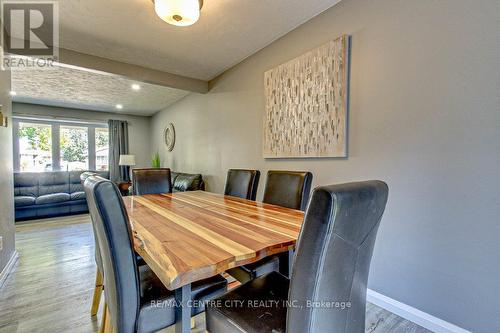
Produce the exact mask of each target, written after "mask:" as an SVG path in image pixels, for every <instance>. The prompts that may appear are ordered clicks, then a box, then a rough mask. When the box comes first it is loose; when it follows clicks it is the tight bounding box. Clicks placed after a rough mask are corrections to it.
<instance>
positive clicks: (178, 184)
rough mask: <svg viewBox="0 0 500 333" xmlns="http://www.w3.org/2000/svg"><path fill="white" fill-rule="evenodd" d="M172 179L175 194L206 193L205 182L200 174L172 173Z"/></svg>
mask: <svg viewBox="0 0 500 333" xmlns="http://www.w3.org/2000/svg"><path fill="white" fill-rule="evenodd" d="M170 177H171V178H172V188H173V191H174V192H185V191H198V190H202V191H205V182H204V181H203V177H202V176H201V175H200V174H196V173H182V172H171V173H170Z"/></svg>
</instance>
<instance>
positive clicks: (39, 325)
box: [0, 215, 430, 333]
mask: <svg viewBox="0 0 500 333" xmlns="http://www.w3.org/2000/svg"><path fill="white" fill-rule="evenodd" d="M16 231H17V232H16V248H17V251H18V252H19V260H18V261H17V263H16V265H15V267H14V270H13V271H12V273H11V274H10V275H9V276H8V278H7V279H6V281H5V283H4V285H3V286H2V287H1V289H0V333H14V332H18V333H21V332H22V333H25V332H43V333H46V332H50V333H58V332H72V333H77V332H85V333H89V332H98V328H99V323H100V318H101V315H102V314H101V311H102V309H101V310H100V312H99V313H98V315H97V317H94V318H91V317H90V304H91V301H92V292H93V288H94V279H95V263H94V241H93V236H92V226H91V225H90V220H89V217H88V215H78V216H72V217H63V218H54V219H47V220H40V221H33V222H30V223H23V224H18V225H17V226H16ZM101 308H102V306H101ZM196 323H197V325H196V328H195V329H194V330H193V332H204V316H203V314H201V315H199V316H197V318H196ZM165 332H169V333H170V332H173V329H167V330H165ZM366 332H370V333H387V332H394V333H428V332H430V331H428V330H425V329H423V328H421V327H420V326H417V325H416V324H414V323H411V322H409V321H407V320H404V319H402V318H400V317H398V316H396V315H395V314H392V313H390V312H388V311H386V310H384V309H381V308H379V307H377V306H375V305H373V304H368V307H367V318H366Z"/></svg>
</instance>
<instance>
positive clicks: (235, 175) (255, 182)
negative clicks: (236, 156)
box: [224, 169, 260, 201]
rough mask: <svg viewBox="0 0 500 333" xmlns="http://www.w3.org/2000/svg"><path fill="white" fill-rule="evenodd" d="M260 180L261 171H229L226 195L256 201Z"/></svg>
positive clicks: (225, 189)
mask: <svg viewBox="0 0 500 333" xmlns="http://www.w3.org/2000/svg"><path fill="white" fill-rule="evenodd" d="M259 178H260V171H259V170H244V169H229V170H228V172H227V178H226V186H225V188H224V194H225V195H230V196H233V197H239V198H243V199H247V200H253V201H255V197H256V196H257V187H258V186H259Z"/></svg>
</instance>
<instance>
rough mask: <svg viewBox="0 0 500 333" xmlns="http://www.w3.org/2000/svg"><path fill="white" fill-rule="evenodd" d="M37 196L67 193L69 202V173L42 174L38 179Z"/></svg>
mask: <svg viewBox="0 0 500 333" xmlns="http://www.w3.org/2000/svg"><path fill="white" fill-rule="evenodd" d="M38 185H39V188H38V191H39V195H44V194H53V193H67V194H68V200H69V193H70V192H69V173H68V172H64V171H62V172H57V171H55V172H42V173H40V178H39V179H38Z"/></svg>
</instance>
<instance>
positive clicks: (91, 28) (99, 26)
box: [59, 0, 340, 80]
mask: <svg viewBox="0 0 500 333" xmlns="http://www.w3.org/2000/svg"><path fill="white" fill-rule="evenodd" d="M339 1H340V0H205V1H204V5H203V9H202V11H201V17H200V20H199V21H198V22H197V23H196V24H194V25H192V26H189V27H176V26H172V25H169V24H167V23H165V22H163V21H162V20H161V19H160V18H158V16H156V14H155V12H154V8H153V3H152V1H151V0H127V1H124V0H105V1H103V0H84V1H82V0H64V1H59V7H60V15H59V18H60V40H61V42H60V45H61V47H63V48H66V49H71V50H75V51H78V52H82V53H87V54H91V55H96V56H100V57H104V58H109V59H114V60H118V61H122V62H127V63H131V64H136V65H141V66H144V67H149V68H153V69H159V70H162V71H166V72H170V73H174V74H179V75H183V76H188V77H193V78H197V79H202V80H209V79H212V78H214V77H215V76H217V75H218V74H220V73H222V72H223V71H225V70H226V69H228V68H230V67H232V66H234V65H235V64H237V63H238V62H240V61H241V60H243V59H245V58H246V57H248V56H250V55H252V54H253V53H255V52H257V51H258V50H260V49H262V48H263V47H265V46H266V45H268V44H270V43H271V42H272V41H274V40H275V39H277V38H279V37H281V36H283V35H284V34H286V33H287V32H289V31H291V30H292V29H294V28H295V27H297V26H299V25H300V24H302V23H304V22H306V21H308V20H309V19H311V18H312V17H314V16H316V15H317V14H319V13H321V12H322V11H324V10H326V9H328V8H329V7H331V6H333V5H334V4H336V3H337V2H339Z"/></svg>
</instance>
